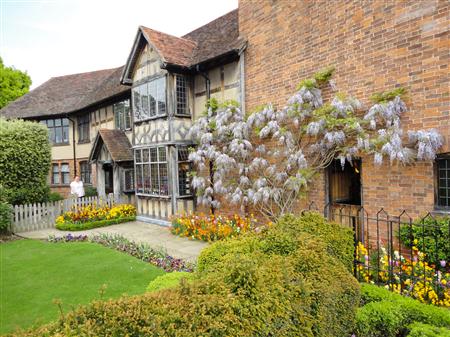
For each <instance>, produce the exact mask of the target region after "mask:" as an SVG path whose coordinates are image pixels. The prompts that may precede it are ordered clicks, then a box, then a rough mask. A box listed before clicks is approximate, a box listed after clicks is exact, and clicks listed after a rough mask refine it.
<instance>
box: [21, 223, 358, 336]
mask: <svg viewBox="0 0 450 337" xmlns="http://www.w3.org/2000/svg"><path fill="white" fill-rule="evenodd" d="M287 222H288V220H287V219H285V225H288V224H287ZM292 222H293V223H292V224H289V226H290V227H295V226H297V225H296V224H299V223H300V222H296V219H295V218H292ZM257 241H259V242H260V244H257ZM284 243H286V244H287V246H288V247H289V248H287V249H285V248H283V246H284ZM247 245H250V246H252V247H251V248H250V249H248V248H246V246H247ZM225 246H228V247H233V249H232V250H230V251H228V252H225V253H224V251H223V248H224V247H225ZM215 247H217V249H218V250H220V254H215V253H214V249H215ZM327 247H328V244H327V243H325V242H323V241H322V240H321V239H320V238H317V237H316V236H315V235H314V234H309V233H305V232H302V231H301V228H298V230H297V231H295V236H294V239H293V240H291V238H289V237H288V236H286V235H284V232H283V226H278V225H277V224H275V225H273V226H272V227H271V228H270V229H268V230H264V231H263V232H261V233H258V234H256V233H252V234H248V235H244V236H243V237H240V238H237V239H232V240H229V241H226V242H225V243H218V244H213V245H212V246H211V247H210V248H208V251H209V256H211V257H212V256H214V257H217V260H216V261H215V263H214V264H213V265H208V264H207V265H206V266H205V268H204V269H203V270H202V271H201V272H200V271H199V272H196V273H195V275H194V276H193V278H194V279H193V280H192V281H191V282H181V283H180V284H179V285H178V286H176V287H175V288H171V289H165V290H161V291H155V292H151V293H146V294H145V295H141V296H135V297H131V298H130V297H124V298H122V299H119V300H110V301H107V302H101V301H99V302H94V303H92V304H90V305H88V306H85V307H81V308H78V309H77V310H75V311H73V312H70V313H68V314H65V315H64V316H63V317H61V318H60V320H59V321H58V322H55V323H53V324H50V325H47V326H45V327H41V328H39V329H37V330H34V331H31V332H30V333H29V336H75V335H77V336H87V335H89V336H186V337H190V336H204V337H206V336H211V337H212V336H214V337H222V336H223V337H225V336H248V337H250V336H280V337H283V336H303V337H315V336H317V337H318V336H321V337H332V336H333V337H334V336H350V335H351V333H352V332H353V331H354V328H355V325H354V323H355V313H356V308H357V306H358V304H359V301H360V297H359V284H358V283H357V281H356V280H355V279H354V278H353V276H352V275H351V274H350V273H349V272H348V270H347V269H346V267H345V266H344V265H343V264H342V263H341V262H340V261H339V260H338V259H336V258H335V257H334V256H331V255H330V254H329V253H328V249H327ZM202 255H203V254H202ZM204 260H205V259H204Z"/></svg>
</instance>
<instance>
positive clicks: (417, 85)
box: [239, 0, 450, 216]
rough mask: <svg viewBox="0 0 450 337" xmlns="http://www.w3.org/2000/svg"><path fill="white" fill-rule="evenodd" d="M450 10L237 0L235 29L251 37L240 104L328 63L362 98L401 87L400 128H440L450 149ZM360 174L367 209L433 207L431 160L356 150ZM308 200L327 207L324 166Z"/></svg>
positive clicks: (281, 96)
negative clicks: (409, 162) (360, 154)
mask: <svg viewBox="0 0 450 337" xmlns="http://www.w3.org/2000/svg"><path fill="white" fill-rule="evenodd" d="M449 13H450V4H449V2H448V1H434V0H430V1H346V2H344V1H315V2H314V1H270V0H266V1H263V0H261V1H252V0H240V1H239V29H240V34H241V35H243V36H244V37H246V38H247V39H248V47H247V50H246V51H245V53H246V54H245V62H246V64H245V90H246V92H245V101H246V111H251V110H252V109H254V108H255V107H257V106H259V105H261V104H263V103H268V102H272V103H273V104H275V105H277V106H282V105H283V104H285V102H286V100H287V99H288V97H289V96H290V95H292V94H293V93H294V92H295V88H296V85H297V84H298V82H299V81H300V80H301V79H304V78H307V77H310V76H311V75H312V74H313V73H314V72H316V71H317V70H319V69H321V68H324V67H326V66H329V65H334V66H335V67H336V71H335V77H334V78H335V80H336V84H337V86H338V88H339V90H340V91H344V92H348V93H349V94H350V95H353V96H355V97H357V98H359V99H360V100H361V101H362V102H363V103H364V104H365V106H366V107H368V106H369V104H370V101H369V97H370V95H371V94H373V93H374V92H380V91H385V90H391V89H393V88H394V87H396V86H398V85H399V86H403V87H405V88H406V89H407V91H408V95H407V97H406V99H405V102H406V104H407V106H408V108H409V111H408V112H407V113H406V114H405V115H404V116H403V118H402V122H403V126H404V129H405V130H408V129H409V130H416V129H422V128H436V129H438V130H439V132H440V133H441V134H442V135H443V136H444V137H445V144H444V147H443V148H442V149H441V152H442V153H444V152H449V151H450V147H449V144H448V142H449V138H450V127H449V125H450V119H449V118H450V117H449V109H450V94H449V69H448V63H449V60H450V51H449V50H450V43H449V41H450V40H449V27H450V26H449V20H450V17H449ZM326 94H327V92H326V91H325V96H326ZM329 94H330V93H329V92H328V95H329ZM361 174H362V185H363V192H362V199H363V204H364V206H365V207H367V208H369V210H370V211H371V212H376V211H378V209H379V208H380V207H384V208H385V209H387V211H388V212H389V213H391V214H397V213H400V211H401V210H403V209H406V210H407V211H408V212H409V213H410V214H411V215H413V216H419V215H420V214H423V213H424V212H427V211H430V210H433V208H434V172H433V165H432V164H431V163H420V164H417V165H415V166H411V167H406V168H405V167H399V166H393V167H390V166H389V165H388V164H384V165H383V166H381V167H374V165H373V164H372V159H371V158H362V170H361ZM309 199H310V200H314V201H315V203H316V204H317V205H318V207H319V208H323V206H324V203H325V201H326V190H325V179H324V176H323V175H321V176H319V177H318V178H317V183H316V184H314V186H313V187H312V188H311V194H310V198H309Z"/></svg>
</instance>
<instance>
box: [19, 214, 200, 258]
mask: <svg viewBox="0 0 450 337" xmlns="http://www.w3.org/2000/svg"><path fill="white" fill-rule="evenodd" d="M69 233H72V234H74V235H80V234H83V235H94V234H99V233H108V234H120V235H122V236H124V237H126V238H127V239H129V240H131V241H135V242H145V243H147V244H149V245H150V246H151V247H153V248H163V249H165V250H166V251H167V253H168V254H170V255H172V256H174V257H177V258H182V259H185V260H189V261H195V260H196V259H197V257H198V255H199V254H200V251H201V250H202V249H203V248H205V247H206V246H207V245H208V244H207V243H206V242H202V241H194V240H189V239H187V238H181V237H178V236H175V235H172V234H171V233H170V231H169V228H168V227H163V226H159V225H155V224H149V223H145V222H141V221H133V222H126V223H122V224H118V225H112V226H107V227H100V228H94V229H90V230H85V231H77V232H70V231H60V230H57V229H56V228H53V229H41V230H38V231H33V232H23V233H17V234H18V235H20V236H22V237H25V238H29V239H47V238H48V236H49V235H55V236H63V235H65V234H69Z"/></svg>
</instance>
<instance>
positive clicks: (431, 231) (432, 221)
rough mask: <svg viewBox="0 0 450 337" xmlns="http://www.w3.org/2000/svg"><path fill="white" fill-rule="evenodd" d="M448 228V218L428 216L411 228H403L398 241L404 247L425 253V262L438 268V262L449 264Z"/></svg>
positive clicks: (449, 222)
mask: <svg viewBox="0 0 450 337" xmlns="http://www.w3.org/2000/svg"><path fill="white" fill-rule="evenodd" d="M449 226H450V217H437V218H433V217H431V216H428V217H425V218H423V219H422V220H420V221H416V222H415V223H414V224H413V225H412V226H411V227H410V226H403V227H402V228H401V229H400V239H401V241H402V243H403V244H404V245H405V246H406V247H409V248H412V247H415V248H416V250H421V251H422V253H425V254H426V255H425V261H427V262H428V263H431V264H436V265H437V266H439V265H440V264H439V261H446V262H448V263H450V245H449V244H448V240H449Z"/></svg>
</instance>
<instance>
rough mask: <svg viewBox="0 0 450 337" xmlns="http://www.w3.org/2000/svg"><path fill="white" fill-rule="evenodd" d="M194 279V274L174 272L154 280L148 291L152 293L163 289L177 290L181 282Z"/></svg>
mask: <svg viewBox="0 0 450 337" xmlns="http://www.w3.org/2000/svg"><path fill="white" fill-rule="evenodd" d="M193 278H194V274H193V273H188V272H177V271H174V272H172V273H167V274H164V275H160V276H158V277H157V278H155V279H154V280H152V281H151V282H150V283H149V285H148V287H147V291H148V292H152V291H158V290H162V289H169V288H175V287H176V286H178V285H180V283H181V282H183V281H190V280H192V279H193ZM182 280H183V281H182Z"/></svg>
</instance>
